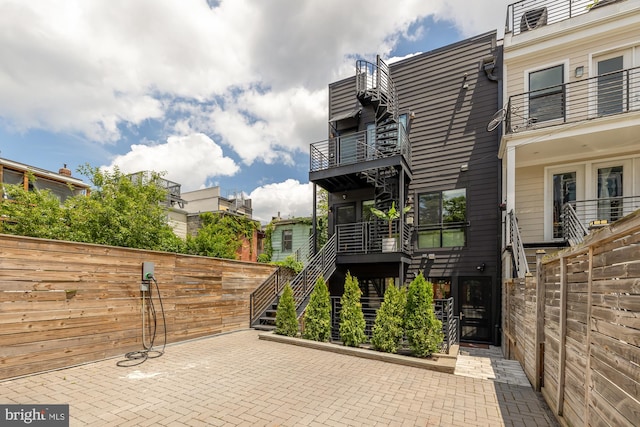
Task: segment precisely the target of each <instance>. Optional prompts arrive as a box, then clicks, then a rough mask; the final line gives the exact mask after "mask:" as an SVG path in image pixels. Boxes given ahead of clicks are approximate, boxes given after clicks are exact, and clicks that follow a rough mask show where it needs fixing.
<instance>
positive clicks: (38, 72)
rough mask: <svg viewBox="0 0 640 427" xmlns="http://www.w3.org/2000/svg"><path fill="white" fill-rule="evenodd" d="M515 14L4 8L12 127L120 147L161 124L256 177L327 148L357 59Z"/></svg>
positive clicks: (4, 74) (1, 1) (488, 8)
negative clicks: (142, 128) (334, 98)
mask: <svg viewBox="0 0 640 427" xmlns="http://www.w3.org/2000/svg"><path fill="white" fill-rule="evenodd" d="M213 3H214V2H212V4H213ZM507 3H508V1H504V0H490V1H489V0H487V1H484V2H478V1H476V2H470V1H468V0H447V1H444V0H427V1H425V0H400V1H397V2H394V3H393V4H390V3H389V2H388V0H354V1H348V2H345V1H344V0H324V1H322V2H319V1H312V0H306V1H302V0H272V1H268V2H266V1H263V0H222V1H219V2H215V6H214V7H209V5H208V4H207V1H206V0H190V1H171V0H136V1H117V0H116V1H114V0H91V1H86V0H57V1H56V0H30V1H24V0H0V10H2V13H0V57H1V58H2V61H0V123H1V124H3V125H4V126H6V127H8V128H10V129H12V130H17V131H26V130H29V129H42V130H45V131H51V132H58V133H63V134H72V135H79V136H81V137H83V138H86V139H88V140H90V141H96V142H110V141H118V140H119V139H120V137H121V132H120V129H121V127H122V126H137V125H140V124H142V123H144V122H145V121H146V120H149V119H152V120H157V121H159V122H161V123H162V124H163V125H164V126H166V128H167V129H170V130H171V132H170V133H175V132H177V133H178V134H181V135H185V134H191V133H194V132H202V133H206V134H208V135H210V136H211V137H212V138H214V139H215V140H216V141H218V142H219V143H221V144H224V145H225V146H228V147H231V148H232V149H233V150H234V151H235V152H236V153H237V154H238V155H239V156H240V157H241V159H242V161H243V162H244V163H245V164H247V165H250V164H252V163H253V162H255V161H257V160H262V161H265V162H266V163H275V162H285V163H286V162H291V161H292V154H294V153H295V152H297V151H300V150H302V151H306V149H307V147H308V144H309V142H311V141H314V140H317V139H321V138H324V137H325V136H326V119H327V117H326V115H327V114H326V99H327V98H326V96H327V95H326V87H327V83H328V82H331V81H335V80H337V79H340V78H343V77H347V76H350V75H353V66H354V55H358V56H364V57H368V58H372V57H373V56H374V55H375V54H381V55H382V56H384V57H388V56H389V54H390V52H391V51H392V49H393V47H394V46H395V45H396V44H397V43H398V41H399V40H401V39H402V38H404V39H407V40H412V39H415V38H417V37H419V36H420V35H421V34H425V33H427V34H428V29H425V28H422V27H421V26H419V25H418V26H415V25H413V24H415V23H417V22H418V21H419V20H420V19H421V18H424V17H426V16H433V17H434V18H435V19H437V20H438V19H439V20H443V19H446V20H451V21H452V22H454V24H455V25H456V26H457V28H459V29H460V30H461V32H462V33H463V34H465V35H469V36H470V35H473V34H477V33H479V32H483V31H487V30H490V29H492V28H495V27H496V26H498V27H500V26H501V25H502V24H503V22H504V13H505V11H506V7H505V5H506V4H507ZM412 25H413V26H412ZM410 28H411V30H410ZM178 112H180V113H181V114H177V117H176V113H178ZM218 138H219V139H218ZM152 149H153V150H155V149H154V148H153V147H152ZM134 150H136V151H140V150H141V148H140V146H135V147H132V149H131V153H129V154H126V155H125V156H133V154H132V153H134ZM170 171H171V172H172V173H173V170H172V169H170ZM177 174H178V175H182V172H177Z"/></svg>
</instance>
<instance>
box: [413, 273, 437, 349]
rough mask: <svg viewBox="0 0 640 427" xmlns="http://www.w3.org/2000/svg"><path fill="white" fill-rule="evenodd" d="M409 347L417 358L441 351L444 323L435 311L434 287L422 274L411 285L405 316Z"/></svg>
mask: <svg viewBox="0 0 640 427" xmlns="http://www.w3.org/2000/svg"><path fill="white" fill-rule="evenodd" d="M405 330H406V334H407V340H408V341H409V347H411V351H412V353H413V354H414V355H415V356H418V357H425V356H429V355H431V354H432V353H435V352H436V351H438V350H440V346H441V344H442V340H443V334H442V322H441V321H440V320H438V319H437V318H436V314H435V312H434V310H433V285H432V284H431V283H429V282H427V281H426V279H425V278H424V276H423V275H422V273H420V274H419V275H418V277H416V278H415V279H414V280H413V281H412V282H411V284H409V293H408V294H407V306H406V315H405Z"/></svg>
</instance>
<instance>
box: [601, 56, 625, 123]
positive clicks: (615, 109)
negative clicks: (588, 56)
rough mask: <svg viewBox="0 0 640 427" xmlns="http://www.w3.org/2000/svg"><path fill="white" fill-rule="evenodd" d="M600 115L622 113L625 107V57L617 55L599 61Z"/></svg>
mask: <svg viewBox="0 0 640 427" xmlns="http://www.w3.org/2000/svg"><path fill="white" fill-rule="evenodd" d="M597 68H598V76H599V77H598V116H606V115H609V114H616V113H621V112H623V111H624V110H625V108H624V74H623V72H622V71H621V70H622V69H623V68H624V57H623V56H616V57H613V58H609V59H603V60H601V61H598V62H597Z"/></svg>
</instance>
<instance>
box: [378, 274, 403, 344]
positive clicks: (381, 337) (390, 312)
mask: <svg viewBox="0 0 640 427" xmlns="http://www.w3.org/2000/svg"><path fill="white" fill-rule="evenodd" d="M406 304H407V294H406V292H405V289H404V288H400V289H399V288H397V287H396V286H395V284H393V281H390V283H389V286H388V287H387V290H386V292H385V293H384V301H383V302H382V305H381V306H380V309H379V310H378V313H377V314H376V322H375V324H374V326H373V333H372V335H371V344H372V345H373V348H374V349H375V350H379V351H385V352H387V353H397V352H398V348H399V347H400V345H401V344H402V338H403V337H404V313H405V306H406Z"/></svg>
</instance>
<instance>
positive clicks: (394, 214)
mask: <svg viewBox="0 0 640 427" xmlns="http://www.w3.org/2000/svg"><path fill="white" fill-rule="evenodd" d="M410 210H411V206H405V207H404V208H403V209H402V212H403V213H407V212H409V211H410ZM371 213H372V214H374V215H375V216H377V217H378V218H380V219H382V220H385V221H387V224H389V238H391V237H393V233H392V227H393V221H394V220H396V219H398V218H400V211H399V210H397V209H396V202H392V203H391V207H390V208H389V210H388V211H386V212H383V211H381V210H379V209H376V208H371Z"/></svg>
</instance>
